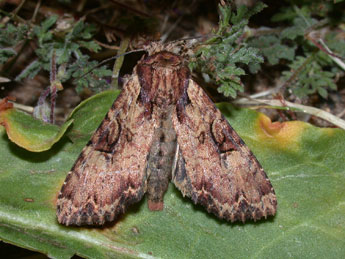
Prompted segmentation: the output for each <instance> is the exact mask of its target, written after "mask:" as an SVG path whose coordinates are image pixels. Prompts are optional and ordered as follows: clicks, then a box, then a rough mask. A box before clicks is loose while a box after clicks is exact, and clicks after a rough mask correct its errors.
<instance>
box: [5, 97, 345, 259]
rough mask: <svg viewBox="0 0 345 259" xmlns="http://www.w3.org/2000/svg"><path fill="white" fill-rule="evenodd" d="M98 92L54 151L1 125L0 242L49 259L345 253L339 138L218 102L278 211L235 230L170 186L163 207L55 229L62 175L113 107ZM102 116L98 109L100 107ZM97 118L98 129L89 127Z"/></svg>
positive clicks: (342, 142) (344, 172) (344, 164)
mask: <svg viewBox="0 0 345 259" xmlns="http://www.w3.org/2000/svg"><path fill="white" fill-rule="evenodd" d="M115 95H116V93H115V92H108V93H102V94H101V95H97V96H95V97H93V98H92V99H89V100H87V101H85V102H84V103H83V104H81V105H80V106H79V107H78V108H77V109H76V110H75V111H74V112H73V113H72V115H71V117H70V119H73V120H74V124H73V128H72V130H71V131H70V132H72V131H73V132H79V133H80V134H81V135H83V138H74V139H73V141H74V142H73V143H72V142H70V141H68V140H67V139H66V138H62V139H61V140H60V141H59V142H58V143H57V144H56V145H54V146H53V147H52V149H50V150H48V151H46V152H42V153H39V154H37V153H36V154H33V153H31V152H28V151H26V150H24V149H22V148H20V147H18V146H16V145H15V144H13V143H12V142H11V141H9V140H8V139H7V137H6V135H5V132H4V130H3V129H1V128H0V154H1V156H0V239H1V240H3V241H5V242H9V243H12V244H15V245H18V246H21V247H25V248H28V249H32V250H37V251H41V252H43V253H45V254H47V255H48V256H50V257H54V258H70V257H71V256H72V255H73V254H77V255H79V256H82V257H86V258H129V257H131V258H133V257H134V258H142V257H145V258H153V257H157V258H254V257H255V258H285V257H286V256H287V255H289V256H290V257H292V258H342V257H343V255H344V254H345V241H344V240H345V218H344V214H345V188H344V185H345V157H344V153H345V132H344V131H342V130H339V129H320V128H317V127H313V126H311V125H309V124H307V123H303V122H286V123H271V122H270V120H269V119H268V118H267V117H266V116H264V115H262V114H259V113H257V112H255V111H252V110H247V109H241V110H237V109H234V108H233V107H231V106H230V105H228V104H224V103H223V104H219V105H218V107H219V108H220V109H221V110H222V112H223V114H224V115H225V117H226V118H227V119H228V120H229V121H230V123H231V125H232V126H233V127H234V129H235V130H236V131H237V132H238V133H239V134H240V136H241V137H242V138H243V140H244V141H245V142H246V143H247V145H248V146H249V147H250V149H251V150H252V151H253V152H254V154H255V155H256V156H257V158H258V160H259V161H260V163H261V164H262V165H263V167H264V169H265V170H266V172H267V175H268V176H269V178H270V179H271V182H272V184H273V186H274V189H275V191H276V194H277V198H278V212H277V215H276V216H275V217H273V218H270V219H268V220H262V221H260V222H256V223H254V222H248V223H246V224H242V223H236V224H231V223H228V222H225V221H222V220H218V219H217V218H215V217H214V216H212V215H210V214H208V213H207V212H206V210H205V209H203V208H202V207H200V206H196V205H194V204H193V203H192V201H191V200H190V199H188V198H183V197H182V195H181V193H180V192H179V191H178V190H177V189H176V188H175V187H174V186H173V185H172V184H170V186H169V190H168V192H167V193H166V194H165V197H164V204H165V209H164V210H163V211H161V212H151V211H149V210H148V209H147V205H146V198H144V199H143V201H142V202H139V203H138V204H135V205H133V206H132V207H130V209H129V210H128V211H127V213H126V214H125V215H123V216H122V217H120V219H119V220H117V221H116V222H114V223H113V224H109V225H107V226H106V227H104V228H77V227H65V226H62V225H59V224H58V223H57V221H56V216H55V202H56V198H57V194H58V192H59V190H60V188H61V186H62V184H63V181H64V179H65V177H66V174H67V172H68V171H69V170H70V168H71V167H72V165H73V163H74V161H75V159H76V158H77V157H78V155H79V153H80V151H81V149H82V148H83V146H84V145H85V144H86V141H87V140H86V135H88V137H90V135H91V131H92V129H91V128H94V129H95V128H96V127H97V125H96V124H98V123H99V122H100V121H101V120H102V119H103V118H104V115H105V112H106V110H107V109H108V108H109V107H110V106H111V104H112V102H113V97H114V96H115ZM101 110H102V111H101ZM89 116H94V119H95V120H96V121H97V123H92V126H90V125H89V123H91V121H92V120H93V119H91V118H90V119H88V118H89Z"/></svg>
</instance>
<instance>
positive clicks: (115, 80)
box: [111, 36, 130, 89]
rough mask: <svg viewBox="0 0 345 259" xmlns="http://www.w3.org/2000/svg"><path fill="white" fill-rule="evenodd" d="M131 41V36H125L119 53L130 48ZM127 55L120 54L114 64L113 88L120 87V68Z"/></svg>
mask: <svg viewBox="0 0 345 259" xmlns="http://www.w3.org/2000/svg"><path fill="white" fill-rule="evenodd" d="M129 42H130V38H129V37H126V36H125V37H124V38H123V39H122V40H121V43H120V48H119V51H118V52H117V54H124V53H126V50H127V48H128V45H129ZM124 58H125V56H120V57H119V58H117V59H116V61H115V63H114V66H113V75H112V80H111V86H112V88H113V89H119V85H118V83H119V80H118V78H119V74H120V69H121V67H122V64H123V60H124Z"/></svg>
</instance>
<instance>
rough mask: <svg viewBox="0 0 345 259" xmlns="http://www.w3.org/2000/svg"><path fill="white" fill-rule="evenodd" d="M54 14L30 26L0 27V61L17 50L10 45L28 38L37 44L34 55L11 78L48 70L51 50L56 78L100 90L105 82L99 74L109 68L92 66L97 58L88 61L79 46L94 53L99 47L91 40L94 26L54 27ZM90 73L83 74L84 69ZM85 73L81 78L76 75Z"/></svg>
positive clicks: (107, 73) (9, 24)
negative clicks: (55, 67) (72, 80)
mask: <svg viewBox="0 0 345 259" xmlns="http://www.w3.org/2000/svg"><path fill="white" fill-rule="evenodd" d="M57 22H58V16H56V15H52V16H50V17H48V18H47V19H46V20H44V21H43V22H41V24H40V25H34V26H32V28H31V29H30V27H29V26H28V25H27V24H21V23H18V24H17V25H14V24H12V23H8V24H7V25H6V26H3V28H1V30H0V63H5V62H7V61H8V59H9V58H10V57H13V56H15V55H17V54H18V53H17V52H16V50H15V49H14V48H12V46H16V45H17V44H19V43H20V42H22V41H24V40H32V41H35V42H36V43H37V44H36V45H37V48H36V49H35V54H36V56H37V57H36V58H35V59H33V60H32V61H31V62H30V63H29V64H28V65H27V66H26V67H25V69H23V70H22V72H21V73H20V74H19V75H17V77H16V78H15V80H16V81H21V80H23V79H25V78H33V77H34V76H36V75H37V73H38V72H40V71H41V70H42V69H44V70H46V71H50V69H51V60H52V55H53V53H54V52H55V55H56V64H57V67H58V73H57V80H59V81H60V82H65V81H67V80H69V79H73V78H74V79H78V80H75V84H76V90H77V91H82V90H83V89H84V88H91V89H92V90H93V91H95V92H98V91H102V90H104V89H106V88H108V87H109V83H108V82H106V81H105V80H103V79H100V77H101V76H102V77H104V76H110V75H111V74H112V71H111V70H108V69H107V68H106V67H105V66H102V67H99V68H95V67H96V66H97V65H98V62H97V61H89V59H90V58H89V56H88V55H86V54H85V53H83V51H82V49H87V50H89V51H90V52H98V51H99V50H100V49H101V47H100V46H99V45H98V44H97V43H96V42H95V41H94V40H93V39H92V37H93V35H94V33H95V31H96V28H95V27H94V26H92V25H90V24H85V23H84V22H83V20H79V21H77V22H76V23H74V24H72V25H71V27H70V28H69V29H67V30H62V31H59V30H58V29H57V26H56V25H57ZM90 70H92V71H91V72H90V73H88V74H86V72H89V71H90ZM84 74H86V75H85V76H83V77H82V78H79V77H80V76H82V75H84Z"/></svg>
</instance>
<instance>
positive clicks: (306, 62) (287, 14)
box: [248, 1, 345, 98]
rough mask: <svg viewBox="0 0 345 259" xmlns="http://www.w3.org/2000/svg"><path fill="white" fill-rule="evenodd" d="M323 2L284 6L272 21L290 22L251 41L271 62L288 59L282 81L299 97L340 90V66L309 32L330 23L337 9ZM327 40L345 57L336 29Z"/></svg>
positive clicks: (342, 44)
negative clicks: (336, 82)
mask: <svg viewBox="0 0 345 259" xmlns="http://www.w3.org/2000/svg"><path fill="white" fill-rule="evenodd" d="M319 4H322V7H323V8H320V7H319V5H318V2H317V1H316V3H315V4H311V3H310V2H308V1H301V3H300V5H299V7H297V6H296V5H291V6H288V7H284V8H282V9H281V11H280V12H279V13H276V14H275V15H274V16H273V17H272V19H271V20H272V22H280V23H286V24H287V26H285V27H283V28H282V29H281V30H272V31H273V32H272V33H271V34H265V35H262V36H260V37H255V38H252V39H250V40H249V41H248V43H249V45H250V46H253V47H256V48H258V49H260V54H262V55H263V56H264V57H265V58H266V59H267V61H268V63H269V64H270V65H276V64H278V63H279V62H280V61H281V60H283V59H284V60H285V63H286V61H288V62H287V63H286V64H287V70H285V71H283V72H282V77H281V81H283V82H285V83H284V85H285V87H286V89H288V90H289V92H290V93H292V94H294V95H295V96H297V97H299V98H307V97H308V96H309V95H311V94H315V93H318V94H319V95H320V96H322V97H323V98H326V97H327V96H328V91H329V90H336V89H337V87H336V84H335V79H336V75H337V73H338V72H339V71H340V68H339V67H338V66H337V64H336V63H335V62H334V61H332V59H331V57H330V55H329V53H327V51H325V49H323V48H322V47H320V46H316V45H315V43H313V42H312V41H311V40H310V39H308V33H309V32H310V31H311V30H314V31H317V30H318V26H321V25H322V24H323V23H324V22H327V19H328V15H329V12H330V10H331V9H332V8H335V7H334V4H332V3H321V2H320V3H319ZM315 17H318V18H319V20H318V19H316V18H315ZM321 19H323V20H321ZM324 40H325V42H326V45H327V46H328V47H329V48H330V49H331V51H332V52H334V53H336V54H337V55H340V56H342V57H345V41H344V40H342V39H336V34H335V33H334V32H333V31H331V30H330V31H329V32H327V33H326V37H325V39H324ZM320 45H321V44H320ZM297 51H298V53H299V54H298V55H296V52H297Z"/></svg>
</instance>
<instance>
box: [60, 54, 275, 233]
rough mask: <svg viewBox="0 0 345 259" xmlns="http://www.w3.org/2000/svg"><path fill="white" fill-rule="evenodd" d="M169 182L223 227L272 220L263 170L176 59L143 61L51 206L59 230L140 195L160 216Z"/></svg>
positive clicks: (100, 220)
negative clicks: (221, 222)
mask: <svg viewBox="0 0 345 259" xmlns="http://www.w3.org/2000/svg"><path fill="white" fill-rule="evenodd" d="M170 181H172V182H173V183H174V184H175V186H176V187H177V188H178V189H179V190H180V191H181V192H182V194H183V196H188V197H190V198H191V199H192V200H193V202H194V203H198V204H201V205H202V206H204V207H205V208H206V209H207V211H208V212H210V213H213V214H215V215H216V216H217V217H219V218H221V219H225V220H228V221H231V222H234V221H242V222H245V221H246V220H248V219H252V220H254V221H256V220H259V219H261V218H263V217H264V218H267V216H269V215H274V214H275V213H276V208H277V200H276V195H275V192H274V189H273V187H272V185H271V183H270V181H269V179H268V178H267V176H266V173H265V172H264V170H263V168H262V167H261V165H260V164H259V162H258V161H257V159H256V158H255V156H254V155H253V153H252V152H251V151H250V150H249V148H248V147H247V146H246V145H245V143H244V142H243V141H242V139H241V138H240V137H239V136H238V134H237V133H236V132H235V131H234V130H233V128H232V127H231V126H230V125H229V123H228V122H227V120H226V119H225V118H224V116H223V115H222V114H221V112H220V111H219V110H218V109H217V108H216V107H215V105H214V104H213V102H212V101H211V100H210V98H209V97H208V96H207V95H206V93H205V92H204V91H203V90H202V89H201V87H200V86H198V85H197V84H196V83H195V82H194V81H193V80H192V79H191V75H190V71H189V70H188V68H187V67H186V65H185V62H184V59H183V58H182V57H181V56H179V55H177V54H174V53H173V52H170V51H166V50H162V49H158V50H157V49H155V50H154V51H153V53H151V55H150V56H148V57H146V58H143V59H142V60H141V61H140V62H139V63H138V64H137V66H136V67H135V69H134V73H133V74H132V75H131V76H130V77H129V78H128V81H127V82H126V83H125V85H124V87H123V90H122V92H121V94H120V95H119V96H118V97H117V99H116V100H115V102H114V103H113V105H112V107H111V109H110V110H109V112H108V114H107V115H106V116H105V118H104V120H103V121H102V123H101V125H100V126H99V127H98V129H97V130H96V132H95V133H94V135H93V136H92V138H91V140H90V141H89V143H88V144H87V145H86V146H85V147H84V149H83V151H82V152H81V154H80V155H79V157H78V159H77V161H76V162H75V164H74V166H73V167H72V169H71V171H70V172H69V173H68V175H67V177H66V180H65V182H64V184H63V186H62V188H61V192H60V193H59V196H58V200H57V218H58V221H59V222H60V223H61V224H65V225H78V226H80V225H103V224H104V223H105V222H108V221H113V220H114V219H115V218H116V217H118V216H119V215H120V214H122V213H124V212H125V211H126V209H127V208H128V206H129V205H130V204H132V203H135V202H138V201H140V200H141V199H142V197H143V195H144V194H145V193H147V196H148V206H149V209H150V210H162V209H163V196H164V193H165V192H166V190H167V188H168V184H169V182H170Z"/></svg>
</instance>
